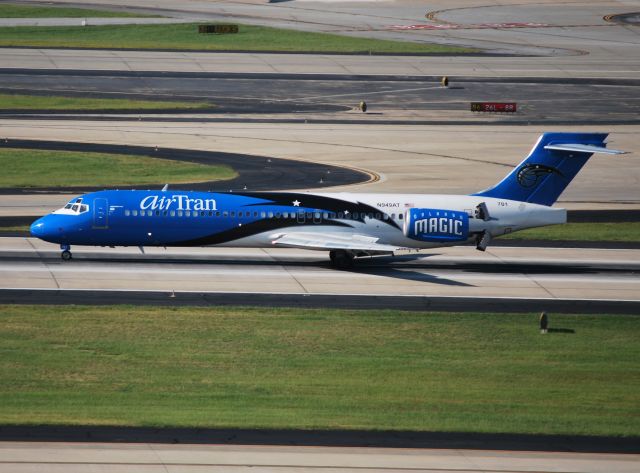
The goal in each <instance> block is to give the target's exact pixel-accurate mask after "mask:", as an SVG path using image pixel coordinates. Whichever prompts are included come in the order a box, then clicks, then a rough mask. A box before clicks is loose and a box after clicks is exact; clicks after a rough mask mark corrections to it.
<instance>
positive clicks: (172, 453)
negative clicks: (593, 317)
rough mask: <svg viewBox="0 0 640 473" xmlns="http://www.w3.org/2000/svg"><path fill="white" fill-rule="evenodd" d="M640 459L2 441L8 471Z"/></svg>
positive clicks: (483, 465)
mask: <svg viewBox="0 0 640 473" xmlns="http://www.w3.org/2000/svg"><path fill="white" fill-rule="evenodd" d="M639 465H640V455H634V454H626V455H620V454H618V455H616V454H595V453H553V452H544V453H541V452H517V451H515V452H506V451H478V450H438V449H381V448H336V447H279V446H242V445H236V446H229V445H166V444H165V445H163V444H83V443H64V442H60V443H23V442H3V443H0V472H12V473H23V472H34V471H45V470H46V471H48V472H54V473H57V472H70V473H74V472H86V471H110V472H116V473H120V472H133V471H136V472H141V471H144V472H150V473H151V472H156V471H162V472H185V473H186V472H201V471H225V472H226V471H230V472H244V471H253V472H273V473H276V472H288V471H314V472H335V471H346V472H355V471H367V472H372V473H373V472H409V471H456V472H479V471H482V472H505V473H506V472H567V473H569V472H581V473H601V472H602V473H604V472H613V471H615V472H616V473H627V472H628V473H631V472H636V471H637V470H638V466H639Z"/></svg>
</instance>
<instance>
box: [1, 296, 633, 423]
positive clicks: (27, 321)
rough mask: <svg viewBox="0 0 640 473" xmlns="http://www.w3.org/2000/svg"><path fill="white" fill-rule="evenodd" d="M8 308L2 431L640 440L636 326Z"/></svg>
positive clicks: (337, 313)
mask: <svg viewBox="0 0 640 473" xmlns="http://www.w3.org/2000/svg"><path fill="white" fill-rule="evenodd" d="M550 321H551V327H555V328H564V329H572V330H574V331H575V333H549V334H546V335H541V334H540V333H539V332H538V330H537V317H536V315H534V314H530V315H509V314H500V315H488V314H484V315H483V314H436V313H411V312H398V311H341V310H305V309H262V308H216V307H210V308H201V309H196V308H153V307H145V308H139V307H127V306H119V307H118V306H115V307H80V306H57V307H53V306H51V307H47V306H0V384H1V385H2V389H1V390H0V424H43V423H44V424H94V425H129V426H200V427H238V428H301V429H334V428H335V429H409V430H416V431H471V432H521V433H545V434H598V435H614V436H629V435H639V434H640V365H639V364H638V359H639V357H640V343H638V340H639V339H640V323H638V322H639V321H640V320H639V319H638V318H635V317H625V316H566V315H555V314H551V316H550Z"/></svg>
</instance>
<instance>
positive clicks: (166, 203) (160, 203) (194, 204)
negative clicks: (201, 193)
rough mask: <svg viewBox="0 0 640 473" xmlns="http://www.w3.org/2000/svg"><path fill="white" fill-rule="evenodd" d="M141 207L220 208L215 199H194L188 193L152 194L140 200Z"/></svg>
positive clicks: (160, 208)
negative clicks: (167, 195) (166, 195)
mask: <svg viewBox="0 0 640 473" xmlns="http://www.w3.org/2000/svg"><path fill="white" fill-rule="evenodd" d="M140 208H141V209H150V210H218V208H217V206H216V201H215V199H192V198H191V197H189V196H188V195H179V194H176V195H172V196H170V197H165V196H158V195H150V196H147V197H145V198H144V199H142V200H141V201H140Z"/></svg>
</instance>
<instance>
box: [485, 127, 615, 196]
mask: <svg viewBox="0 0 640 473" xmlns="http://www.w3.org/2000/svg"><path fill="white" fill-rule="evenodd" d="M607 135H608V134H607V133H544V134H543V135H541V136H540V138H539V139H538V142H537V143H536V144H535V146H534V147H533V149H532V150H531V153H530V154H529V156H528V157H527V159H525V160H524V161H523V162H521V163H520V164H519V165H518V166H516V167H515V168H514V170H513V171H511V173H509V175H508V176H507V177H505V178H504V179H503V180H502V181H500V182H499V183H498V184H496V185H495V186H493V187H492V188H490V189H487V190H484V191H482V192H478V193H477V194H473V195H477V196H484V197H495V198H499V199H509V200H518V201H521V202H531V203H534V204H542V205H552V204H553V203H554V202H555V201H556V200H557V199H558V197H559V196H560V194H562V192H563V191H564V190H565V188H566V187H567V185H569V183H570V182H571V180H572V179H573V178H574V177H576V174H578V172H579V171H580V169H582V166H584V164H585V163H586V162H587V161H588V160H589V158H590V157H591V155H592V154H593V153H607V154H618V153H621V151H615V150H607V149H606V144H605V142H604V140H605V139H606V138H607Z"/></svg>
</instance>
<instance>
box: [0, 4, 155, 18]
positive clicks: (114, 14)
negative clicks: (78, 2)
mask: <svg viewBox="0 0 640 473" xmlns="http://www.w3.org/2000/svg"><path fill="white" fill-rule="evenodd" d="M86 17H94V18H120V17H122V18H131V17H138V18H140V17H149V15H139V14H137V13H127V12H123V11H107V10H93V9H89V8H69V7H58V6H41V5H23V4H11V3H3V4H2V5H0V18H86Z"/></svg>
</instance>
